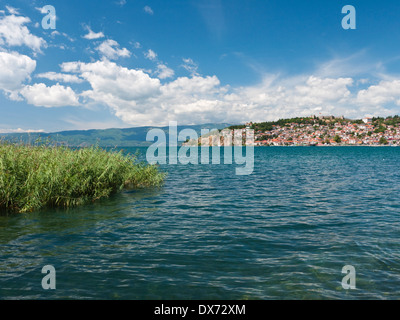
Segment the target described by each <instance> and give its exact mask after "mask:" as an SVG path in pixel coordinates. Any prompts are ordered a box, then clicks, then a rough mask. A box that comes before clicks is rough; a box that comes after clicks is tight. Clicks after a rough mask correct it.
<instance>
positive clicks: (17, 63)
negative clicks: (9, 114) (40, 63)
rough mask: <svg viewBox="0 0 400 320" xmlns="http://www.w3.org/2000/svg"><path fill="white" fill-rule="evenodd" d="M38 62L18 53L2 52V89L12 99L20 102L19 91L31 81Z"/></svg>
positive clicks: (0, 54) (0, 80)
mask: <svg viewBox="0 0 400 320" xmlns="http://www.w3.org/2000/svg"><path fill="white" fill-rule="evenodd" d="M35 68H36V61H35V60H32V59H31V58H30V57H28V56H26V55H23V54H19V53H17V52H0V70H1V72H0V89H1V90H3V91H4V92H6V93H7V94H8V95H9V97H10V98H11V99H14V100H18V90H19V89H21V88H22V84H23V82H24V81H25V80H27V79H28V80H29V79H30V75H31V73H32V72H33V71H34V70H35Z"/></svg>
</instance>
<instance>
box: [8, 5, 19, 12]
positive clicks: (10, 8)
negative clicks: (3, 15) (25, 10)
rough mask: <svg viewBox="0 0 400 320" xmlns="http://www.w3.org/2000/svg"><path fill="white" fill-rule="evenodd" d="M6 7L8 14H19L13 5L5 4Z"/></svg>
mask: <svg viewBox="0 0 400 320" xmlns="http://www.w3.org/2000/svg"><path fill="white" fill-rule="evenodd" d="M6 9H7V11H8V12H9V13H10V14H19V11H18V9H16V8H13V7H11V6H6Z"/></svg>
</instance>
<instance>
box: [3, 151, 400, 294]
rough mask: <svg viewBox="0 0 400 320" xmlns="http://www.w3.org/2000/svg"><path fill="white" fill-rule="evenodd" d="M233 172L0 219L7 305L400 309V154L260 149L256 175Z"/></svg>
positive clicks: (208, 170)
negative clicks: (153, 302)
mask: <svg viewBox="0 0 400 320" xmlns="http://www.w3.org/2000/svg"><path fill="white" fill-rule="evenodd" d="M137 149H138V150H139V152H140V155H139V157H140V158H141V159H144V154H145V152H146V148H131V149H128V150H127V151H129V152H132V153H134V152H136V150H137ZM221 157H222V154H221ZM221 163H222V164H220V165H211V164H210V165H182V164H179V163H178V164H177V165H162V166H161V170H163V171H166V172H167V173H168V176H167V179H166V182H165V185H164V186H163V187H162V188H159V189H146V190H138V191H124V192H121V193H119V194H117V195H115V196H113V197H111V198H110V199H105V200H101V201H99V202H96V203H94V204H89V205H85V206H82V207H77V208H73V209H69V210H63V209H48V210H43V211H41V212H35V213H31V214H19V215H10V216H0V258H1V263H0V298H1V299H399V298H400V198H399V194H400V172H399V167H400V148H394V147H257V148H255V163H254V172H253V174H251V175H243V176H238V175H235V168H237V165H235V164H233V165H229V164H223V161H221ZM45 265H52V266H54V268H55V270H56V289H55V290H44V289H43V288H42V285H41V281H42V278H43V277H44V276H45V275H44V274H42V273H41V270H42V267H43V266H45ZM346 265H351V266H353V267H354V268H355V270H356V289H354V290H352V289H348V290H346V289H344V288H343V287H342V278H343V277H344V276H345V274H344V273H342V268H343V267H344V266H346Z"/></svg>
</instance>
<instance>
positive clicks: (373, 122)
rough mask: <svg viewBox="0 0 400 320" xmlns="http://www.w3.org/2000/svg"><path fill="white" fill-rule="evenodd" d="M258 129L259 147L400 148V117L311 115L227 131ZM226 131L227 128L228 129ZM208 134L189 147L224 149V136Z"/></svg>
mask: <svg viewBox="0 0 400 320" xmlns="http://www.w3.org/2000/svg"><path fill="white" fill-rule="evenodd" d="M227 129H229V130H231V131H232V133H233V130H235V129H236V130H237V129H247V130H243V144H246V141H245V136H246V131H248V130H250V129H252V130H254V145H255V146H382V145H387V146H400V117H399V116H397V115H396V116H391V117H387V118H381V117H377V118H375V117H374V118H363V119H358V120H351V119H346V118H344V117H343V116H341V117H335V116H319V117H317V116H311V117H297V118H291V119H280V120H278V121H269V122H261V123H253V122H249V123H246V124H244V125H236V126H231V127H229V128H227ZM225 130H226V129H225ZM216 135H217V136H218V134H211V135H208V136H207V138H208V139H206V143H204V141H205V139H204V137H200V138H199V139H198V140H197V141H189V142H188V143H186V145H194V144H197V145H205V144H207V145H210V146H215V145H219V146H223V145H226V143H224V139H223V136H222V135H221V133H219V136H218V137H217V138H216Z"/></svg>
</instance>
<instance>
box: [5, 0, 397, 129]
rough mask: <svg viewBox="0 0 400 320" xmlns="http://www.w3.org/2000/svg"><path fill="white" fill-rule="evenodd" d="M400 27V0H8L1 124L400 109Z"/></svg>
mask: <svg viewBox="0 0 400 320" xmlns="http://www.w3.org/2000/svg"><path fill="white" fill-rule="evenodd" d="M46 5H50V6H53V8H54V9H55V25H51V23H50V22H51V21H52V20H49V19H48V18H49V17H50V16H49V15H48V14H49V11H47V10H44V9H43V8H44V7H45V6H46ZM345 5H352V6H353V7H354V9H355V29H344V28H343V26H342V20H343V19H344V18H345V21H347V22H349V20H347V18H346V16H347V14H349V12H348V11H345V13H342V8H343V7H344V6H345ZM42 22H43V23H42ZM48 26H50V27H51V28H47V27H48ZM54 28H55V29H54ZM399 31H400V2H399V1H398V0H382V1H376V0H374V1H370V0H348V1H339V0H329V1H321V0H303V1H299V0H247V1H245V0H168V1H166V0H143V1H142V0H107V1H106V0H96V1H94V0H79V1H77V0H53V1H50V0H45V1H41V0H29V1H28V0H12V1H11V0H8V1H4V0H0V133H4V132H35V131H39V132H40V131H45V132H55V131H62V130H78V129H104V128H127V127H138V126H165V125H168V123H169V121H177V122H178V124H179V125H190V124H202V123H222V122H224V123H233V124H239V123H245V122H248V121H253V122H260V121H270V120H277V119H280V118H289V117H296V116H310V115H317V116H319V115H335V116H341V115H343V116H345V117H347V118H352V119H355V118H363V117H366V116H389V115H396V114H400V32H399Z"/></svg>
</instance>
